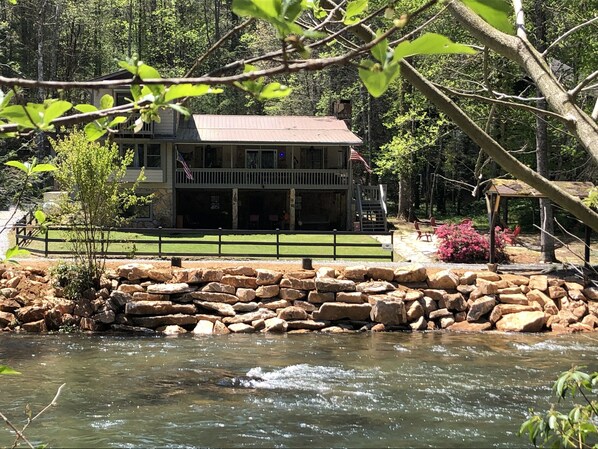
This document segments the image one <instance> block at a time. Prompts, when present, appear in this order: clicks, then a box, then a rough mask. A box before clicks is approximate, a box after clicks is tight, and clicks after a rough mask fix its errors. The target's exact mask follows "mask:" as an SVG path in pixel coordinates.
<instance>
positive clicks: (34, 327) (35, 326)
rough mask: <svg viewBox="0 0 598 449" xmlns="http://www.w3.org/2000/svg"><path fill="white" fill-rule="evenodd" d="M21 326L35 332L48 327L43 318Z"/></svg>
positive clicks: (26, 330)
mask: <svg viewBox="0 0 598 449" xmlns="http://www.w3.org/2000/svg"><path fill="white" fill-rule="evenodd" d="M21 328H22V329H23V330H24V331H25V332H36V333H40V332H47V330H48V328H47V327H46V321H45V320H38V321H30V322H29V323H24V324H22V325H21ZM94 330H95V329H94Z"/></svg>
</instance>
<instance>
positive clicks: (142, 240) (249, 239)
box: [26, 229, 390, 260]
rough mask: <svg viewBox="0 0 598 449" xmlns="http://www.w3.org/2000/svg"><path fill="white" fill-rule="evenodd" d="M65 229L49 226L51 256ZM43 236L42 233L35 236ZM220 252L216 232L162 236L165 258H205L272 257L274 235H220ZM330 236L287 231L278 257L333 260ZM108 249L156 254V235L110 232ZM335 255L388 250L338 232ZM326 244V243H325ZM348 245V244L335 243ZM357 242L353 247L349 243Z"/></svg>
mask: <svg viewBox="0 0 598 449" xmlns="http://www.w3.org/2000/svg"><path fill="white" fill-rule="evenodd" d="M65 237H66V233H65V232H64V231H59V230H52V229H50V231H49V234H48V239H49V240H50V241H49V244H48V250H49V252H50V255H52V254H51V253H52V252H55V251H68V250H69V245H68V244H67V243H65V242H64V241H62V242H53V241H51V240H53V239H57V240H64V239H65ZM38 238H40V239H43V238H44V235H38ZM221 238H222V246H221V253H220V254H219V252H218V240H219V236H218V235H204V234H201V233H199V232H198V233H193V234H188V233H185V234H183V233H176V232H173V233H171V234H170V235H166V234H165V235H163V236H162V249H161V254H162V256H164V257H170V256H189V257H192V256H193V255H196V256H197V257H202V255H203V256H205V257H208V256H214V257H217V256H219V255H221V256H223V257H228V258H231V257H241V258H245V257H267V258H273V259H275V258H276V257H277V253H276V234H223V235H222V237H221ZM333 239H334V237H333V235H310V234H290V235H280V236H279V244H280V246H279V255H278V257H280V258H292V257H317V258H325V259H332V258H333V257H334V253H333V251H334V250H333V247H332V243H333ZM111 241H112V242H113V243H112V244H111V245H110V248H109V251H110V252H111V253H112V252H114V253H118V254H114V255H121V256H125V257H138V256H139V257H140V256H149V255H153V256H157V255H158V248H159V244H158V241H159V239H158V236H157V235H155V234H154V233H153V232H150V231H148V232H147V233H144V232H113V233H112V234H111ZM336 242H337V249H336V257H337V258H339V259H343V258H345V259H362V260H367V259H370V260H373V259H379V260H380V259H386V260H390V251H389V250H386V249H383V248H382V245H381V244H380V243H379V242H378V241H377V240H375V239H373V238H372V237H369V236H364V235H337V236H336ZM327 245H329V246H327ZM338 245H347V246H338ZM349 245H356V246H349ZM44 247H45V243H44V242H43V241H33V242H31V243H30V244H29V245H28V246H26V248H27V249H29V250H37V251H42V252H43V251H44Z"/></svg>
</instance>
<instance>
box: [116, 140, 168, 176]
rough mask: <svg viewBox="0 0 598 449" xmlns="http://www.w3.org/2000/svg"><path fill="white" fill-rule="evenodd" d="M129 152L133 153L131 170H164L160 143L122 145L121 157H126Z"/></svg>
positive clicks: (128, 143)
mask: <svg viewBox="0 0 598 449" xmlns="http://www.w3.org/2000/svg"><path fill="white" fill-rule="evenodd" d="M127 151H132V152H133V162H131V165H129V168H141V167H145V168H146V169H147V170H161V169H162V148H161V147H160V144H159V143H131V142H126V143H121V144H120V153H121V155H123V156H124V155H125V153H126V152H127Z"/></svg>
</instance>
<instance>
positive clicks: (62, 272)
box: [51, 262, 97, 299]
mask: <svg viewBox="0 0 598 449" xmlns="http://www.w3.org/2000/svg"><path fill="white" fill-rule="evenodd" d="M51 275H52V277H53V278H54V279H55V281H56V283H57V284H58V286H60V287H62V288H63V290H64V296H65V298H67V299H78V298H80V297H81V295H82V294H83V292H85V291H86V290H89V289H90V288H94V287H97V285H96V283H97V279H96V273H95V270H93V269H92V268H90V267H89V265H87V264H84V263H72V262H59V263H58V264H57V265H56V266H55V267H53V268H52V270H51Z"/></svg>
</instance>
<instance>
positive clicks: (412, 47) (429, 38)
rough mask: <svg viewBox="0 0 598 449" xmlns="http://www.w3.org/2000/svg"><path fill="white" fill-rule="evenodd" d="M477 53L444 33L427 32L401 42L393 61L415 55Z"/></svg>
mask: <svg viewBox="0 0 598 449" xmlns="http://www.w3.org/2000/svg"><path fill="white" fill-rule="evenodd" d="M454 53H464V54H475V53H476V51H475V50H474V49H473V48H471V47H468V46H467V45H463V44H456V43H454V42H453V41H451V40H450V39H449V38H448V37H446V36H443V35H442V34H436V33H426V34H424V35H422V36H420V37H418V38H417V39H415V40H414V41H405V42H401V43H400V44H399V45H397V47H396V48H395V51H394V56H393V62H399V60H401V59H403V58H407V57H409V56H415V55H439V54H454Z"/></svg>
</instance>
